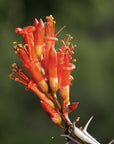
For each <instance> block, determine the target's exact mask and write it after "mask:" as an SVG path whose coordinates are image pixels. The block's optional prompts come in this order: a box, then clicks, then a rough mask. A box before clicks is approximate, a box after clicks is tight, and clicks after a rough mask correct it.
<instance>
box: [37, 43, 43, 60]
mask: <svg viewBox="0 0 114 144" xmlns="http://www.w3.org/2000/svg"><path fill="white" fill-rule="evenodd" d="M35 48H36V53H37V56H38V59H39V61H41V59H42V52H43V46H42V45H36V46H35Z"/></svg>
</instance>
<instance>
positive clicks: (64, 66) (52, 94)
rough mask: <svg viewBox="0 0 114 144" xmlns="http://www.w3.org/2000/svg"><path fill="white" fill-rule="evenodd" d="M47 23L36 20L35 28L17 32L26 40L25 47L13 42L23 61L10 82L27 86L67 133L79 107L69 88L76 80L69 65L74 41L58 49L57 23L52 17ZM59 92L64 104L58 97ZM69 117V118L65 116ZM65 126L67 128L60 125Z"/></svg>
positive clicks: (66, 38) (48, 17)
mask: <svg viewBox="0 0 114 144" xmlns="http://www.w3.org/2000/svg"><path fill="white" fill-rule="evenodd" d="M46 20H47V21H46V22H45V23H44V22H43V21H42V20H41V19H40V20H39V22H38V20H37V19H35V20H34V23H33V25H32V26H27V27H24V28H16V29H15V32H16V33H17V32H18V33H19V34H20V35H21V36H22V38H23V45H21V44H17V43H16V42H14V50H15V53H16V54H17V56H18V57H19V58H20V60H21V61H22V63H23V64H22V68H23V67H24V68H26V70H27V71H28V72H29V73H30V76H27V74H26V73H25V72H24V71H23V70H22V68H20V67H19V66H18V65H17V64H13V65H12V66H13V70H12V74H11V75H10V77H11V79H13V80H16V81H18V82H21V83H23V84H25V89H26V90H28V89H31V90H32V91H33V92H34V93H35V94H36V95H37V96H38V97H39V99H40V100H41V105H42V108H43V109H44V111H45V112H46V113H47V114H48V116H49V117H50V119H51V120H52V121H53V122H54V123H55V124H58V125H59V126H60V127H61V128H63V129H67V128H68V127H69V126H70V125H71V122H70V120H69V118H68V114H69V113H70V112H71V111H73V110H74V109H76V108H77V106H78V103H71V104H70V100H69V87H70V85H71V81H72V80H73V77H72V76H71V71H72V70H73V69H74V68H75V65H74V64H73V62H74V61H75V60H73V62H70V61H71V59H72V55H73V52H74V47H75V46H74V45H73V44H72V43H71V39H72V37H71V36H70V35H66V36H65V37H64V39H63V40H62V46H61V47H60V49H57V50H56V49H55V42H57V41H58V39H57V38H56V37H55V36H56V35H57V34H58V33H59V32H60V31H61V30H62V29H61V30H60V31H59V32H58V33H57V34H56V35H55V21H54V19H53V17H52V15H50V16H47V17H46ZM57 90H59V93H60V98H61V103H60V102H59V100H58V97H57V96H56V92H57ZM66 115H67V116H66ZM61 121H63V122H64V126H63V125H62V124H61Z"/></svg>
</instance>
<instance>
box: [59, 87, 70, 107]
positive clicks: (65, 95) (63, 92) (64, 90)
mask: <svg viewBox="0 0 114 144" xmlns="http://www.w3.org/2000/svg"><path fill="white" fill-rule="evenodd" d="M60 97H61V101H62V103H63V104H62V105H63V107H65V106H66V105H68V103H69V85H67V86H65V87H60Z"/></svg>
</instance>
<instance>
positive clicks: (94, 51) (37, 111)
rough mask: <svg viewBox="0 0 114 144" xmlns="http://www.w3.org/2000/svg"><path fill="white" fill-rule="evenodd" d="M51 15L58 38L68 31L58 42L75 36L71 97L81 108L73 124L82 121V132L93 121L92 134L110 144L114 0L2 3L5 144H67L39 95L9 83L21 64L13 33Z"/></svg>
mask: <svg viewBox="0 0 114 144" xmlns="http://www.w3.org/2000/svg"><path fill="white" fill-rule="evenodd" d="M50 14H52V15H53V16H54V17H55V20H56V32H57V31H58V30H59V29H60V28H62V27H63V26H64V25H66V26H67V27H66V28H65V29H64V30H63V31H62V32H61V33H60V34H59V35H58V38H59V39H62V37H63V36H64V35H65V34H68V33H70V34H71V35H72V36H73V38H74V39H73V43H74V44H77V48H76V49H75V54H74V57H75V58H76V59H77V62H76V67H77V69H76V70H74V71H73V72H72V75H73V76H74V81H72V86H71V89H70V94H71V102H73V101H77V102H79V106H78V108H77V109H76V111H74V112H72V113H71V114H70V118H71V120H72V121H73V120H75V119H76V117H78V116H80V118H81V119H80V121H79V122H78V123H77V126H84V125H85V123H86V122H87V120H88V119H89V118H90V117H91V116H93V115H94V119H93V120H92V122H91V124H90V126H89V128H88V131H89V132H90V133H91V134H92V135H93V136H94V137H95V138H97V140H98V141H100V142H101V143H102V144H107V143H108V142H109V141H110V140H112V139H113V138H114V98H113V95H114V0H100V1H99V0H63V1H62V0H55V1H53V0H47V1H39V0H37V1H35V0H0V144H38V143H42V144H46V143H49V144H60V143H61V144H63V143H65V140H64V138H63V137H60V136H59V135H60V134H62V133H64V131H63V130H61V129H60V128H59V127H58V126H56V125H54V124H53V123H52V122H51V121H50V120H49V118H48V117H47V115H46V114H45V113H44V112H43V110H42V109H41V106H40V102H39V99H38V98H37V97H36V96H35V94H34V93H32V92H31V91H25V90H24V86H23V85H22V84H19V83H17V82H14V81H12V80H10V79H9V77H8V75H9V74H10V72H11V69H12V68H11V64H12V63H14V62H17V63H20V61H19V59H18V58H17V56H16V55H15V54H14V51H13V48H12V47H13V44H12V42H13V41H17V42H18V43H22V39H21V37H20V36H19V35H17V34H15V32H14V29H15V28H16V27H24V26H27V25H32V23H33V21H34V18H38V19H40V18H42V19H43V21H45V16H48V15H50ZM59 45H60V44H56V48H58V46H59Z"/></svg>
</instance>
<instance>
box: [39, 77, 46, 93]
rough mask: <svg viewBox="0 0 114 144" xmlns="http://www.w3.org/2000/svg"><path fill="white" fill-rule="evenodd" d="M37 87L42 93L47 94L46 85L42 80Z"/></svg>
mask: <svg viewBox="0 0 114 144" xmlns="http://www.w3.org/2000/svg"><path fill="white" fill-rule="evenodd" d="M38 87H39V88H40V90H41V91H42V92H44V93H48V84H47V82H46V81H45V80H44V79H43V80H42V81H40V82H38Z"/></svg>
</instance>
